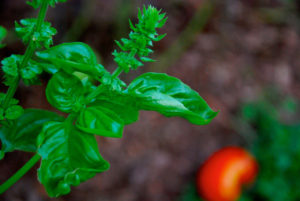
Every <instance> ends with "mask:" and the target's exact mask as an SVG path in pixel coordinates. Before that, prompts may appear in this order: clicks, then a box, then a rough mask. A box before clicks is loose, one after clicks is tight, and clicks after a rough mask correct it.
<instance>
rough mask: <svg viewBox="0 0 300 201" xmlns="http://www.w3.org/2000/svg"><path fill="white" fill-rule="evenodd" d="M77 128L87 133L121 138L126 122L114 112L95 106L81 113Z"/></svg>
mask: <svg viewBox="0 0 300 201" xmlns="http://www.w3.org/2000/svg"><path fill="white" fill-rule="evenodd" d="M76 126H77V128H79V129H80V130H82V131H84V132H86V133H91V134H96V135H100V136H105V137H115V138H121V137H122V134H123V128H124V122H123V120H122V119H121V118H120V117H119V116H118V115H117V114H116V113H114V112H113V111H111V110H109V109H107V108H105V107H101V106H95V107H88V108H86V109H84V110H82V111H81V112H80V115H79V118H78V120H77V122H76Z"/></svg>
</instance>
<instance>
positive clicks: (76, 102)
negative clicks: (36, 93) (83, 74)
mask: <svg viewBox="0 0 300 201" xmlns="http://www.w3.org/2000/svg"><path fill="white" fill-rule="evenodd" d="M84 93H85V89H84V86H83V84H82V82H81V81H80V80H79V78H78V77H76V76H74V75H72V74H67V73H65V72H63V71H59V72H57V73H55V74H54V75H53V77H52V78H51V79H50V81H49V83H48V85H47V88H46V96H47V99H48V101H49V103H50V104H51V105H52V106H53V107H55V108H57V109H59V110H61V111H63V112H67V113H69V112H71V111H78V110H79V109H80V108H81V107H82V103H83V101H84V100H83V99H84Z"/></svg>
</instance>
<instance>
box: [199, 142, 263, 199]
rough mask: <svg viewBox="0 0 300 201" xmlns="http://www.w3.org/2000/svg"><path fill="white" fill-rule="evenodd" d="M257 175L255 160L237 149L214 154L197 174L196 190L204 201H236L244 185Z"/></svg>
mask: <svg viewBox="0 0 300 201" xmlns="http://www.w3.org/2000/svg"><path fill="white" fill-rule="evenodd" d="M257 173H258V164H257V162H256V161H255V158H254V157H253V156H252V155H251V154H250V153H248V152H247V151H246V150H244V149H242V148H239V147H234V146H230V147H225V148H223V149H221V150H219V151H217V152H215V153H214V154H213V155H212V156H211V157H209V158H208V160H207V161H206V162H205V163H204V164H203V165H202V167H201V168H200V169H199V171H198V174H197V189H198V192H199V194H200V195H201V196H202V197H203V198H204V199H205V200H206V201H236V200H237V199H238V198H239V196H240V194H241V188H242V185H244V184H251V183H253V182H254V180H255V177H256V175H257Z"/></svg>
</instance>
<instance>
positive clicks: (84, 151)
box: [38, 122, 109, 197]
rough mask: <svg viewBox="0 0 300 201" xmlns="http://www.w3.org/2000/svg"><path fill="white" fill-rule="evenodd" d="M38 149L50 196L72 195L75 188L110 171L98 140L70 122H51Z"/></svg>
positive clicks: (39, 141) (39, 171) (42, 172)
mask: <svg viewBox="0 0 300 201" xmlns="http://www.w3.org/2000/svg"><path fill="white" fill-rule="evenodd" d="M38 146H39V149H38V153H39V154H40V155H41V157H42V162H41V167H40V168H39V170H38V178H39V180H40V182H41V183H42V184H43V185H44V187H45V188H46V191H47V193H48V194H49V196H50V197H58V196H61V195H65V194H68V193H69V192H70V190H71V186H78V185H79V184H80V183H82V182H84V181H86V180H88V179H90V178H92V177H94V176H95V174H96V173H100V172H104V171H106V170H108V169H109V163H108V162H107V161H105V160H104V159H103V158H102V156H101V155H100V153H99V150H98V145H97V142H96V139H95V137H94V136H93V135H88V134H86V133H83V132H81V131H79V130H78V129H76V128H75V127H74V126H73V125H71V124H67V123H66V122H65V123H60V122H49V123H47V124H46V125H45V126H44V128H43V131H42V132H41V134H40V135H39V139H38Z"/></svg>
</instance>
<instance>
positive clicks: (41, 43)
mask: <svg viewBox="0 0 300 201" xmlns="http://www.w3.org/2000/svg"><path fill="white" fill-rule="evenodd" d="M36 25H37V19H35V18H31V19H22V20H21V21H20V24H18V23H17V22H16V23H15V26H16V33H17V36H19V37H20V38H21V39H22V41H23V42H24V43H25V44H27V45H28V44H29V42H30V41H33V43H34V44H35V45H36V47H37V48H42V47H46V48H49V47H50V45H52V44H53V40H52V37H53V36H54V35H55V34H56V33H57V31H56V29H55V28H53V27H51V23H50V22H43V23H42V25H41V29H40V30H39V31H36Z"/></svg>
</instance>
